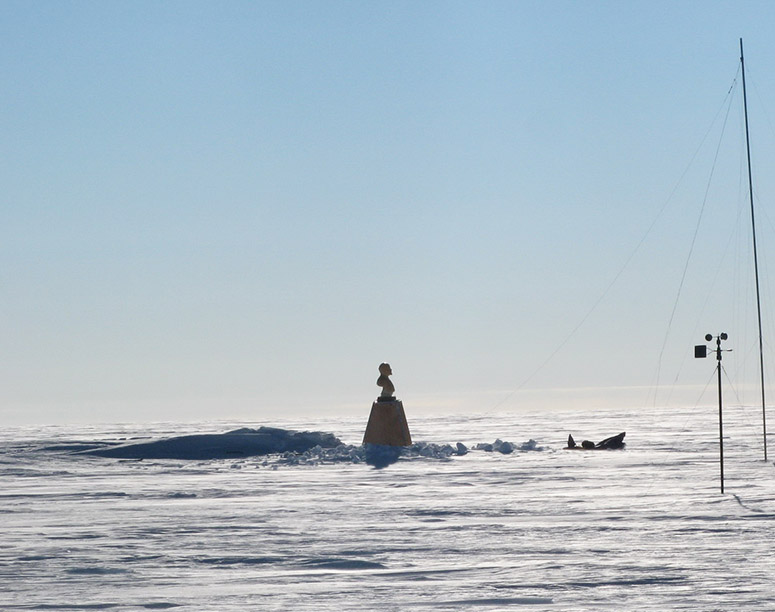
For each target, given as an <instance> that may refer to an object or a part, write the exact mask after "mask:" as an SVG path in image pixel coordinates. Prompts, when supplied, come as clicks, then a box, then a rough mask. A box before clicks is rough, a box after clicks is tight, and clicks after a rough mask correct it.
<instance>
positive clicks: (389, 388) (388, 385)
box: [377, 363, 396, 398]
mask: <svg viewBox="0 0 775 612" xmlns="http://www.w3.org/2000/svg"><path fill="white" fill-rule="evenodd" d="M392 373H393V370H391V369H390V364H389V363H381V364H380V365H379V378H378V379H377V386H378V387H382V393H380V397H381V398H382V397H385V398H388V397H393V393H395V390H396V388H395V387H394V386H393V383H392V382H391V381H390V378H389V377H390V375H391V374H392Z"/></svg>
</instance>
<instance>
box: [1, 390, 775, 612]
mask: <svg viewBox="0 0 775 612" xmlns="http://www.w3.org/2000/svg"><path fill="white" fill-rule="evenodd" d="M405 406H406V410H407V416H408V419H409V425H410V428H411V430H412V437H413V439H414V440H415V441H417V442H418V443H417V444H416V445H415V446H414V447H413V448H411V449H408V450H407V451H405V452H404V454H403V455H402V456H401V457H399V459H398V461H397V462H395V463H393V464H391V465H389V466H387V467H385V468H382V469H376V468H375V467H373V466H372V465H370V464H369V462H368V460H367V459H368V457H367V454H366V453H365V451H364V449H363V448H361V447H360V446H359V443H360V439H361V436H362V434H363V429H364V427H365V424H366V420H367V418H368V407H366V408H365V410H364V415H363V418H362V419H347V420H344V419H342V420H335V419H327V420H326V419H320V420H319V421H316V422H298V421H297V422H291V421H287V422H283V423H278V422H271V423H269V422H265V423H201V424H153V425H144V426H137V425H125V426H109V427H106V426H93V427H74V426H70V427H26V428H13V429H6V430H4V431H3V432H2V433H0V610H4V611H12V610H143V609H151V610H154V609H155V610H163V609H180V610H201V611H219V612H220V611H224V612H225V611H231V610H234V611H236V610H240V611H244V610H278V611H280V610H282V611H287V610H504V609H532V610H601V609H604V610H692V611H698V610H708V611H709V610H761V611H765V610H766V611H770V610H773V603H772V602H773V598H774V597H775V587H774V586H773V583H772V579H773V576H775V556H773V555H772V552H771V551H772V543H773V541H775V468H773V465H772V462H771V461H770V462H764V461H763V460H762V459H763V458H762V451H761V436H760V431H759V422H758V419H759V417H758V416H757V413H756V411H755V410H746V409H741V408H729V409H727V410H726V412H725V420H726V423H725V426H726V431H725V433H726V434H727V439H726V441H725V454H726V478H727V480H726V491H727V492H726V494H725V495H721V494H720V492H719V485H718V439H717V436H718V430H717V421H716V417H717V413H716V412H715V411H714V410H713V409H709V410H708V409H699V408H697V409H691V410H688V409H687V410H682V411H676V410H659V411H656V410H652V409H649V410H643V411H641V412H638V413H617V412H610V411H609V412H602V413H598V414H588V413H585V414H581V413H579V412H574V411H572V410H565V411H563V410H557V411H554V412H551V413H541V414H536V413H520V412H513V413H508V414H490V415H482V416H474V417H462V416H445V417H436V418H427V417H423V418H420V417H416V416H413V415H412V409H411V402H405ZM261 425H266V426H272V427H282V428H287V429H294V430H311V431H319V432H330V433H332V434H334V435H335V436H336V437H337V438H339V439H340V440H341V441H342V442H343V443H344V445H343V446H340V447H338V448H327V449H322V448H311V449H310V450H307V451H306V452H304V453H284V454H271V455H263V456H251V457H242V456H236V455H235V457H233V458H228V459H223V458H219V459H209V458H207V457H206V455H202V458H198V459H193V460H183V459H150V458H146V459H142V460H140V459H137V458H131V459H129V458H106V457H98V456H92V455H88V454H83V453H82V452H80V451H83V450H85V449H89V448H94V445H95V444H99V445H103V444H105V443H115V442H126V441H127V440H126V439H129V438H137V439H135V440H131V442H148V441H149V439H156V438H170V437H180V436H189V435H190V436H194V437H192V438H187V440H189V442H190V444H194V445H195V444H196V443H197V442H196V441H197V440H198V441H199V442H200V443H201V441H202V440H209V441H210V442H211V441H212V437H211V436H209V435H204V436H203V435H202V434H218V433H226V432H229V431H234V430H237V429H239V428H243V427H248V428H258V427H259V426H261ZM774 425H775V423H774ZM620 431H627V437H626V439H625V441H626V442H627V448H626V449H625V450H622V451H565V450H562V449H563V447H564V446H565V442H566V440H567V436H568V434H569V433H570V434H573V436H574V438H575V439H576V440H577V441H578V442H580V441H581V440H583V439H585V438H589V439H591V440H595V441H597V440H601V439H603V438H605V437H608V436H610V435H613V434H616V433H618V432H620ZM497 440H501V441H502V442H503V443H509V444H498V443H496V441H497ZM458 443H461V444H460V445H458ZM488 445H492V450H487V448H488ZM463 447H465V448H463ZM200 450H201V449H200ZM770 450H771V455H773V456H775V445H773V448H771V449H770ZM466 451H467V452H466ZM509 451H510V452H509Z"/></svg>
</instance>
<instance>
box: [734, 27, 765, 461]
mask: <svg viewBox="0 0 775 612" xmlns="http://www.w3.org/2000/svg"><path fill="white" fill-rule="evenodd" d="M740 70H741V72H742V75H743V111H744V114H745V148H746V154H747V156H748V196H749V198H750V201H751V231H752V234H753V267H754V276H755V277H756V313H757V316H758V320H759V372H760V376H761V387H762V432H763V433H762V435H763V438H764V460H765V461H767V410H766V405H765V401H764V342H763V340H762V303H761V299H760V297H759V258H758V256H757V253H756V218H755V216H754V206H753V181H752V179H751V140H750V137H749V133H748V97H747V95H746V91H745V60H744V59H743V39H742V38H741V39H740Z"/></svg>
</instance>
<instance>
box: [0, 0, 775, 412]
mask: <svg viewBox="0 0 775 612" xmlns="http://www.w3.org/2000/svg"><path fill="white" fill-rule="evenodd" d="M774 17H775V5H772V3H769V2H677V3H676V2H382V3H376V2H287V1H283V2H239V1H234V2H196V1H187V2H109V3H106V2H59V1H57V2H46V1H38V2H14V1H8V0H6V1H5V2H3V3H2V4H0V74H2V82H3V88H2V89H3V113H2V117H1V118H0V130H2V136H3V142H4V144H5V146H4V147H3V150H4V156H3V163H2V164H0V184H2V185H3V189H2V195H1V196H0V262H2V266H0V283H1V284H2V291H1V292H0V317H2V336H1V345H2V349H0V351H1V352H0V354H1V355H2V369H1V370H0V389H2V392H1V393H2V394H1V395H0V416H3V418H4V420H5V421H6V422H44V423H45V422H61V421H72V420H100V421H131V420H150V419H153V420H164V419H200V418H239V419H251V420H259V421H260V420H262V419H268V418H272V417H277V416H285V415H305V414H309V415H315V414H320V413H326V414H336V413H343V414H356V413H359V412H360V411H367V410H368V406H369V405H370V402H371V401H372V399H373V397H374V396H376V394H377V392H378V389H377V387H376V386H375V384H374V382H375V380H376V377H377V365H378V364H379V363H380V362H381V361H383V360H387V361H390V362H391V364H392V365H393V370H394V376H393V379H394V382H395V385H396V389H397V394H398V395H399V396H400V397H401V398H402V399H403V400H404V403H405V406H406V407H407V410H408V411H410V410H412V409H416V410H440V411H459V410H466V411H475V412H479V411H487V410H491V409H494V408H495V407H498V408H499V409H515V410H516V409H520V408H523V407H542V406H551V405H556V404H557V403H562V404H563V405H579V407H580V408H584V409H590V410H593V409H595V408H596V407H601V406H602V405H604V404H605V405H610V404H612V403H614V404H616V403H619V402H621V403H623V404H625V403H626V404H632V405H640V404H644V405H647V404H648V402H649V401H651V400H649V397H650V394H651V393H653V385H654V382H655V380H656V379H659V381H660V383H669V384H672V383H673V382H674V381H675V380H676V377H678V382H679V386H680V388H681V389H684V388H685V393H684V394H683V395H681V393H679V392H676V397H681V398H682V400H681V401H691V402H694V401H696V399H697V398H696V395H697V390H696V388H698V387H699V388H701V387H702V386H703V385H704V383H705V381H706V379H707V376H708V375H709V370H710V369H711V368H712V364H711V363H710V362H707V363H694V362H691V361H689V362H687V360H686V357H687V355H690V352H691V346H692V344H694V343H695V342H696V341H699V340H700V339H701V338H702V336H703V335H704V334H705V333H707V332H713V333H717V332H719V331H727V332H729V333H730V336H731V339H733V340H734V339H737V338H739V344H737V345H736V349H737V350H738V351H739V358H738V361H737V362H736V365H734V366H733V364H732V363H730V366H729V367H735V368H740V369H741V370H745V374H746V376H749V374H750V372H748V369H749V368H750V367H751V366H750V363H751V361H750V359H751V358H750V356H749V353H750V346H751V342H752V340H751V339H750V338H751V336H750V333H751V317H752V316H753V315H752V311H751V301H750V300H751V294H750V286H751V285H750V278H749V276H746V275H747V274H749V272H747V270H748V269H749V267H750V266H749V259H750V251H749V245H748V240H749V238H748V236H747V234H746V231H747V225H746V223H748V219H747V218H746V217H745V216H744V215H745V208H744V207H745V206H746V205H747V204H746V201H745V198H744V196H745V189H744V188H743V187H744V186H741V183H740V181H741V165H740V162H741V151H742V141H741V138H740V133H741V113H740V108H739V103H740V102H739V99H740V88H739V77H738V83H737V86H736V87H735V90H734V94H733V95H734V96H735V97H734V100H733V101H732V106H731V109H730V111H729V115H728V116H729V119H728V122H727V125H726V130H725V132H724V140H723V141H720V133H721V126H722V125H723V118H724V116H725V113H726V112H727V111H726V109H727V106H726V105H725V104H726V102H725V100H726V98H725V97H726V95H727V90H728V89H729V88H730V87H731V86H732V85H733V82H734V79H735V76H736V74H737V72H736V71H737V65H738V39H739V38H740V37H743V38H744V40H745V45H746V60H747V68H748V77H749V85H750V91H749V97H750V98H751V113H752V123H753V125H752V127H753V129H754V130H755V134H756V136H755V139H754V143H753V146H754V150H753V153H754V158H755V164H756V165H755V170H756V185H757V187H756V189H757V198H759V204H760V206H761V208H762V213H761V214H762V221H761V227H762V237H761V241H762V243H763V245H762V246H763V251H764V252H763V254H762V257H763V267H764V269H765V272H766V269H767V261H768V259H767V249H766V244H767V243H768V242H769V243H772V235H773V233H775V231H773V224H772V223H771V222H770V221H769V217H768V216H767V215H768V208H769V210H772V208H771V206H772V205H771V202H772V197H771V194H772V193H773V185H772V178H771V177H770V176H768V173H767V171H766V168H767V167H768V166H770V165H771V163H772V161H773V156H774V155H775V149H773V146H772V143H773V142H775V129H773V127H772V125H773V123H772V122H773V121H775V110H773V109H775V87H774V84H775V81H773V79H772V78H771V67H772V66H773V65H774V64H775V43H773V42H772V35H771V31H772V24H773V23H775V19H773V18H774ZM719 113H720V114H719ZM768 113H769V114H768ZM714 117H717V119H716V120H715V122H714ZM753 117H756V119H755V120H754V118H753ZM706 134H708V136H707V138H706V137H705V136H706ZM719 142H722V144H723V147H720V148H719V151H720V153H719V156H718V161H717V162H716V166H715V171H714V173H713V178H712V180H711V181H710V189H708V185H709V176H710V172H711V169H712V168H713V167H714V166H713V159H714V156H715V155H716V148H717V145H718V144H719ZM696 152H697V155H696V157H695V153H696ZM759 168H761V169H762V170H761V172H759V170H758V169H759ZM687 169H688V170H687ZM685 171H686V172H685ZM676 186H677V187H676ZM674 187H675V191H673V190H674ZM706 190H707V191H708V194H709V195H708V199H707V201H706V207H705V212H704V213H703V218H702V224H701V226H700V231H699V232H698V239H697V241H696V245H695V251H694V253H693V255H692V259H691V260H690V265H689V267H688V269H687V274H686V279H685V281H684V285H683V289H682V294H681V300H680V301H679V305H678V307H677V308H676V311H675V314H674V315H673V316H672V322H671V313H672V311H673V307H674V304H675V299H676V295H677V292H678V287H679V284H680V281H681V276H682V273H683V268H684V265H685V263H686V260H687V253H688V249H689V246H690V244H691V242H692V237H693V235H694V232H695V228H696V227H697V219H698V215H699V210H700V208H701V207H702V203H703V198H704V195H705V192H706ZM661 210H662V211H663V212H662V213H661V214H660V211H661ZM769 214H774V215H775V213H769ZM655 219H656V223H654V226H653V229H652V230H651V231H650V232H648V234H647V230H648V228H649V227H650V226H651V224H652V223H653V222H654V221H655ZM644 235H645V236H646V239H645V240H644V241H643V243H642V244H641V246H640V248H639V249H638V250H637V251H635V249H636V246H637V245H638V244H639V243H640V241H641V239H643V237H644ZM768 239H769V240H768ZM633 252H635V255H634V256H633V257H632V259H631V260H630V263H629V264H628V265H627V266H626V267H625V268H623V264H624V263H625V261H627V260H628V258H629V257H630V256H631V255H632V254H633ZM622 270H623V271H622ZM620 272H621V274H620ZM617 274H620V275H619V276H618V280H617V282H616V283H615V284H614V285H613V286H612V287H611V288H610V290H609V291H607V292H606V289H607V288H608V287H609V285H610V283H611V281H612V280H613V279H614V278H615V277H617ZM714 283H715V284H714ZM764 285H765V287H764V289H765V292H767V291H768V284H767V282H766V279H765V282H764ZM711 295H712V296H713V297H712V298H710V297H709V296H711ZM601 296H603V299H602V300H600V298H601ZM599 300H600V301H599ZM598 301H599V304H598V306H597V307H595V308H594V310H593V311H592V313H591V314H590V315H589V316H588V317H587V318H585V316H586V315H587V313H588V312H590V309H591V308H592V307H593V305H595V304H596V303H598ZM773 303H775V302H773ZM769 320H771V317H770V318H768V321H769ZM582 321H583V324H582V325H581V326H580V327H578V326H579V324H580V323H581V322H582ZM768 324H769V325H772V324H771V323H768ZM668 325H669V334H668V333H667V332H668ZM577 327H578V331H576V332H575V333H573V334H571V332H573V330H574V329H576V328H577ZM722 328H724V329H722ZM666 334H667V335H666ZM665 338H667V340H665ZM558 348H559V350H557V349H558ZM555 351H557V352H556V354H555ZM553 354H554V356H553V357H552V359H551V360H549V361H548V362H547V363H546V365H545V366H544V367H542V368H541V369H540V371H538V373H537V374H535V376H532V377H530V378H529V375H530V374H531V373H532V372H533V371H534V370H535V369H536V368H537V367H538V366H539V365H540V364H542V363H544V362H545V361H546V360H547V358H548V357H549V356H550V355H553ZM660 354H661V355H662V356H661V358H660ZM736 357H737V355H736ZM679 373H680V374H679ZM749 377H750V376H749ZM526 381H527V382H526ZM668 393H670V392H668ZM660 401H661V400H660ZM710 401H712V398H710Z"/></svg>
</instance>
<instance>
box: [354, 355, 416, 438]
mask: <svg viewBox="0 0 775 612" xmlns="http://www.w3.org/2000/svg"><path fill="white" fill-rule="evenodd" d="M391 374H393V370H392V369H391V368H390V364H388V363H382V364H380V366H379V378H378V379H377V385H378V386H379V387H382V393H381V394H380V396H379V397H378V398H377V401H376V402H374V403H373V404H372V405H371V414H370V415H369V423H368V425H366V433H364V434H363V443H364V444H382V445H385V446H411V444H412V436H411V434H410V433H409V425H408V424H407V422H406V414H405V413H404V405H403V404H402V403H401V400H397V399H396V398H395V396H394V395H393V394H394V393H395V390H396V388H395V387H394V386H393V383H392V381H391V380H390V375H391Z"/></svg>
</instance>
